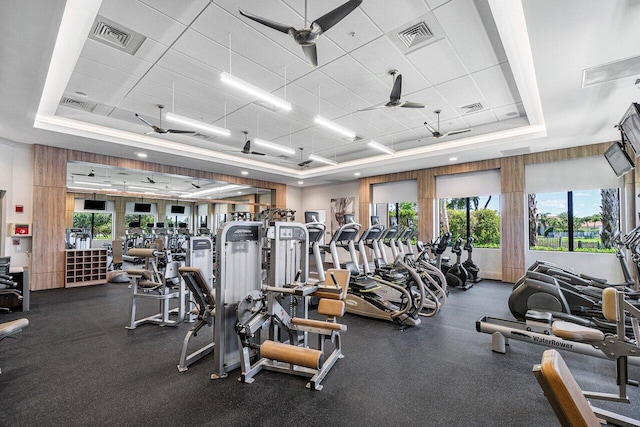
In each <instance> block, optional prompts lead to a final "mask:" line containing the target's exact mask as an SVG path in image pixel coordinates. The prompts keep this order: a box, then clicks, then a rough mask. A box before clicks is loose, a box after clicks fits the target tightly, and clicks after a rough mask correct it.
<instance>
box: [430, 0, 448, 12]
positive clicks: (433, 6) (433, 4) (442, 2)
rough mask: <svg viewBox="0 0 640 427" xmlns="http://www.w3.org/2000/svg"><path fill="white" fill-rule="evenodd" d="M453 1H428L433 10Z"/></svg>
mask: <svg viewBox="0 0 640 427" xmlns="http://www.w3.org/2000/svg"><path fill="white" fill-rule="evenodd" d="M449 1H451V0H427V4H428V5H429V7H430V8H431V10H433V9H436V8H438V7H440V6H442V5H443V4H445V3H447V2H449Z"/></svg>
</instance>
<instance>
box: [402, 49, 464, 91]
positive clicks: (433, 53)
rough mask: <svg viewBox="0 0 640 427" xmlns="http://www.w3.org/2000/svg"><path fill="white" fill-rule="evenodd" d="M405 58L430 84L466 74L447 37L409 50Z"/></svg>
mask: <svg viewBox="0 0 640 427" xmlns="http://www.w3.org/2000/svg"><path fill="white" fill-rule="evenodd" d="M407 59H408V60H409V61H411V63H412V64H413V65H414V66H415V67H416V68H417V69H418V70H420V72H421V73H422V74H423V75H424V76H425V77H426V78H427V79H428V80H429V82H431V84H432V85H437V84H440V83H444V82H446V81H449V80H453V79H456V78H458V77H462V76H465V75H467V70H466V69H465V68H464V65H462V62H460V60H459V59H458V55H457V54H456V52H455V51H454V50H453V48H452V47H451V43H449V40H447V39H442V40H439V41H437V42H435V43H431V44H429V45H427V46H425V47H423V48H421V49H418V50H414V51H411V52H409V53H408V54H407ZM403 83H404V82H403Z"/></svg>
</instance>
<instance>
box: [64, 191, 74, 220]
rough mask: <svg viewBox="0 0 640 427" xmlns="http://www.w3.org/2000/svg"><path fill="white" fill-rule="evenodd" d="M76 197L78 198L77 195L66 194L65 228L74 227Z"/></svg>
mask: <svg viewBox="0 0 640 427" xmlns="http://www.w3.org/2000/svg"><path fill="white" fill-rule="evenodd" d="M76 197H77V194H76V193H67V194H66V204H65V212H64V226H65V228H71V227H73V213H74V211H75V204H76Z"/></svg>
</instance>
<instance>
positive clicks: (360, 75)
mask: <svg viewBox="0 0 640 427" xmlns="http://www.w3.org/2000/svg"><path fill="white" fill-rule="evenodd" d="M322 71H323V72H324V73H326V74H327V75H328V76H329V77H331V78H332V79H333V80H335V81H336V82H338V83H340V84H341V85H342V86H343V87H345V88H348V89H349V90H351V91H353V92H355V93H359V94H360V96H362V97H363V98H364V99H365V100H366V101H367V102H368V103H369V104H368V105H375V104H378V103H380V102H383V101H387V100H388V99H389V89H388V88H387V87H386V85H385V84H384V83H382V82H381V81H380V80H379V79H378V78H377V77H376V76H375V75H373V74H372V73H371V72H369V71H368V70H367V69H366V68H365V67H363V66H362V64H360V63H359V62H358V61H356V60H355V59H353V58H352V57H351V56H348V55H347V56H343V57H341V58H339V59H337V60H335V61H333V62H332V63H331V64H327V65H325V66H324V67H322Z"/></svg>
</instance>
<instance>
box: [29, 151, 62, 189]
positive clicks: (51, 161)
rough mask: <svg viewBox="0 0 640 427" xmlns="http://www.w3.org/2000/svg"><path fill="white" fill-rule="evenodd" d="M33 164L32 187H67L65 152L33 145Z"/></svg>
mask: <svg viewBox="0 0 640 427" xmlns="http://www.w3.org/2000/svg"><path fill="white" fill-rule="evenodd" d="M33 163H34V167H33V174H34V176H33V185H34V186H45V187H66V186H67V150H65V149H62V148H56V147H48V146H46V145H35V146H34V159H33Z"/></svg>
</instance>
